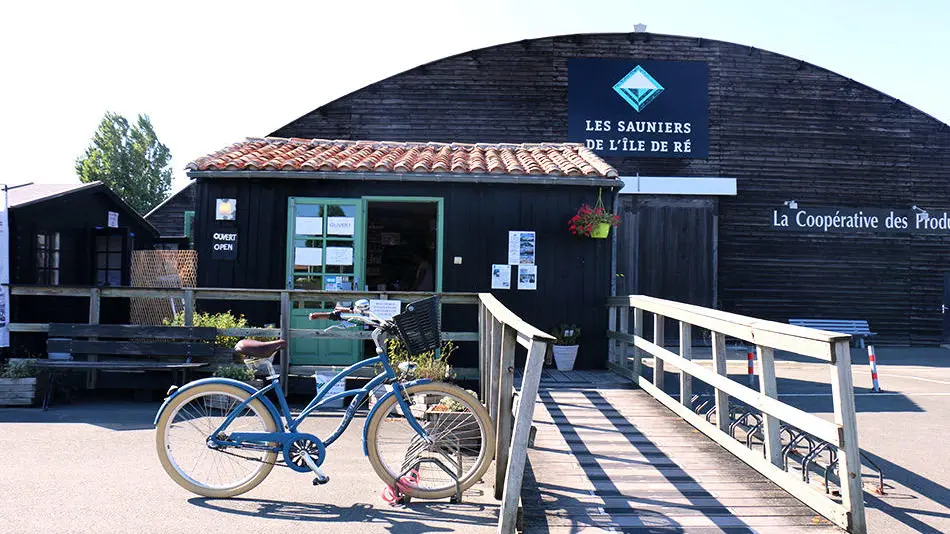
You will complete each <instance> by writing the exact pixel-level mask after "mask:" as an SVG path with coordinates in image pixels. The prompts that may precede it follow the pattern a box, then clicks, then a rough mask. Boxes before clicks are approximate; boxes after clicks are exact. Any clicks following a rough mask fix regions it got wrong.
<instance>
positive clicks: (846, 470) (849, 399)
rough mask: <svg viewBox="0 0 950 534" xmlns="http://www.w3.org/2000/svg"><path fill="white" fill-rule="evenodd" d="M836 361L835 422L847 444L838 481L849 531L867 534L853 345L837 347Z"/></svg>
mask: <svg viewBox="0 0 950 534" xmlns="http://www.w3.org/2000/svg"><path fill="white" fill-rule="evenodd" d="M834 351H835V360H834V362H833V363H832V364H831V398H832V401H833V404H834V411H835V414H834V418H835V419H834V420H835V423H837V425H838V427H839V428H840V429H841V440H842V441H843V442H844V443H843V444H839V446H838V478H839V480H840V486H841V502H842V504H843V505H844V507H845V509H847V511H848V523H849V524H848V526H847V527H846V528H848V529H849V530H850V532H851V533H852V534H865V533H866V532H867V529H868V527H867V519H866V518H865V515H864V486H863V482H862V480H861V456H860V453H861V449H860V447H859V445H858V421H857V417H856V416H855V406H854V386H853V384H852V376H851V343H850V342H848V341H838V342H836V343H835V345H834Z"/></svg>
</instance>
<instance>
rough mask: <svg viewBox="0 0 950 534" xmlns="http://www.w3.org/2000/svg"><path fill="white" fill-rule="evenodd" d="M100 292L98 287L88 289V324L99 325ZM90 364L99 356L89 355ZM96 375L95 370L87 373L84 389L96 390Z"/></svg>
mask: <svg viewBox="0 0 950 534" xmlns="http://www.w3.org/2000/svg"><path fill="white" fill-rule="evenodd" d="M99 299H100V290H99V288H98V287H93V288H90V289H89V324H99V305H100V301H99ZM87 358H88V360H89V361H90V362H95V361H98V360H99V356H98V355H96V354H90V355H89V356H88V357H87ZM97 377H98V373H96V371H95V370H92V371H89V374H88V375H87V376H86V388H87V389H95V388H96V378H97Z"/></svg>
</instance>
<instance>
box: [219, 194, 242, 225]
mask: <svg viewBox="0 0 950 534" xmlns="http://www.w3.org/2000/svg"><path fill="white" fill-rule="evenodd" d="M236 216H237V199H234V198H218V199H215V203H214V220H216V221H233V220H234V219H235V217H236Z"/></svg>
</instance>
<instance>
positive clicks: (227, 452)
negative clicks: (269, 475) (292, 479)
mask: <svg viewBox="0 0 950 534" xmlns="http://www.w3.org/2000/svg"><path fill="white" fill-rule="evenodd" d="M218 452H221V453H224V454H227V455H228V456H234V457H236V458H241V459H242V460H250V461H252V462H259V463H262V464H270V465H272V466H274V467H287V468H289V467H290V466H289V465H287V464H285V463H283V462H280V463H277V462H265V461H264V460H261V459H260V458H251V457H250V456H241V455H240V454H236V453H233V452H229V451H226V450H224V449H218Z"/></svg>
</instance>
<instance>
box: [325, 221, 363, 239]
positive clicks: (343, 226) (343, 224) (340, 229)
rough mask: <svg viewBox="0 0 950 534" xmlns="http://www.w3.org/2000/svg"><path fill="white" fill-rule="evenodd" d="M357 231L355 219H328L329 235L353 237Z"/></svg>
mask: <svg viewBox="0 0 950 534" xmlns="http://www.w3.org/2000/svg"><path fill="white" fill-rule="evenodd" d="M355 230H356V219H354V218H353V217H327V235H353V232H354V231H355Z"/></svg>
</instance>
